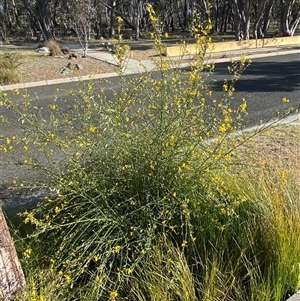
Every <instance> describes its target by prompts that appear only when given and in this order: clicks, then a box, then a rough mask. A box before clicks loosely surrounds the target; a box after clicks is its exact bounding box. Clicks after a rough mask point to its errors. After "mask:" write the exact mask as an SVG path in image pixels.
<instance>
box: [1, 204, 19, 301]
mask: <svg viewBox="0 0 300 301" xmlns="http://www.w3.org/2000/svg"><path fill="white" fill-rule="evenodd" d="M24 285H25V278H24V274H23V271H22V268H21V265H20V262H19V259H18V256H17V253H16V250H15V247H14V244H13V241H12V238H11V235H10V233H9V229H8V227H7V223H6V220H5V218H4V215H3V212H2V210H1V208H0V300H1V301H8V300H11V299H12V298H13V296H14V295H15V294H16V293H17V292H18V291H19V290H20V289H21V288H22V287H23V286H24Z"/></svg>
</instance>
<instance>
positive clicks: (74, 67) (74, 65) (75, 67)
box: [66, 63, 83, 70]
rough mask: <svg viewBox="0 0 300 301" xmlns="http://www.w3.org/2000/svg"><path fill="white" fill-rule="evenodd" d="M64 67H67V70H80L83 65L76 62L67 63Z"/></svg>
mask: <svg viewBox="0 0 300 301" xmlns="http://www.w3.org/2000/svg"><path fill="white" fill-rule="evenodd" d="M66 68H68V69H69V70H82V69H83V66H82V65H81V64H78V63H68V65H67V66H66Z"/></svg>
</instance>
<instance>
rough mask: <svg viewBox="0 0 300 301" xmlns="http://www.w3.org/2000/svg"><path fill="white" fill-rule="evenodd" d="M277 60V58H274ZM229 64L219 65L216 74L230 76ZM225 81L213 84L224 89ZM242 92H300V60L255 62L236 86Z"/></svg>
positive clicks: (215, 87) (217, 88)
mask: <svg viewBox="0 0 300 301" xmlns="http://www.w3.org/2000/svg"><path fill="white" fill-rule="evenodd" d="M274 59H276V57H274ZM227 67H228V63H221V64H217V66H216V69H215V72H214V74H215V75H221V74H223V75H224V74H226V73H227V74H228V71H227ZM226 77H227V78H228V77H229V74H228V76H226ZM222 84H223V79H222V80H217V81H215V82H214V84H213V88H214V89H215V90H220V89H222ZM235 87H236V90H238V91H240V92H254V93H255V92H291V91H297V90H299V91H300V60H298V61H297V60H295V61H289V62H276V61H272V62H265V63H263V64H262V63H255V62H253V63H252V64H251V65H250V66H249V67H248V68H247V69H246V71H245V72H244V73H243V75H242V77H241V78H240V79H239V80H238V82H237V83H236V85H235Z"/></svg>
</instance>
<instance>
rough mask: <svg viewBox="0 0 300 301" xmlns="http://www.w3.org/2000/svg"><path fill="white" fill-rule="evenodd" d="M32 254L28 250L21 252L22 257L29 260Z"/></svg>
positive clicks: (30, 250)
mask: <svg viewBox="0 0 300 301" xmlns="http://www.w3.org/2000/svg"><path fill="white" fill-rule="evenodd" d="M31 253H32V249H30V248H28V249H26V250H25V251H24V252H23V256H24V257H26V258H29V257H30V255H31Z"/></svg>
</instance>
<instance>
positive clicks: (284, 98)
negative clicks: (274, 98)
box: [282, 97, 290, 103]
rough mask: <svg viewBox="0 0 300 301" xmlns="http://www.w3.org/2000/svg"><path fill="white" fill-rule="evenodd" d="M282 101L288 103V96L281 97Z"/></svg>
mask: <svg viewBox="0 0 300 301" xmlns="http://www.w3.org/2000/svg"><path fill="white" fill-rule="evenodd" d="M282 102H283V103H288V102H290V100H289V99H288V98H286V97H283V98H282Z"/></svg>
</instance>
